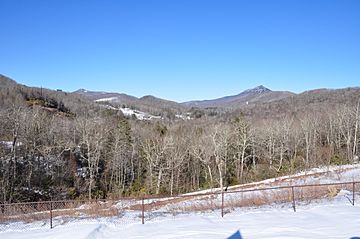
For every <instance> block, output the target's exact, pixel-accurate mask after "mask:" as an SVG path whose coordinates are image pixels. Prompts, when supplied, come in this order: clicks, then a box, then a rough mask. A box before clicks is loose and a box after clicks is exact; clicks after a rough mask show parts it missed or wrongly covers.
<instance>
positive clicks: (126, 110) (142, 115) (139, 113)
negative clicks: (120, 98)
mask: <svg viewBox="0 0 360 239" xmlns="http://www.w3.org/2000/svg"><path fill="white" fill-rule="evenodd" d="M120 110H121V112H122V113H123V114H124V115H125V116H128V117H133V116H135V117H136V118H137V119H138V120H152V119H161V118H162V117H161V116H155V115H151V114H148V113H145V112H142V111H139V110H133V109H130V108H120Z"/></svg>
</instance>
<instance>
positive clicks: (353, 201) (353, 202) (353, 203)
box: [352, 182, 355, 206]
mask: <svg viewBox="0 0 360 239" xmlns="http://www.w3.org/2000/svg"><path fill="white" fill-rule="evenodd" d="M352 205H353V206H355V182H353V200H352Z"/></svg>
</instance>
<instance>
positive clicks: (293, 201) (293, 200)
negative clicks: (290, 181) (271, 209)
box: [291, 186, 296, 212]
mask: <svg viewBox="0 0 360 239" xmlns="http://www.w3.org/2000/svg"><path fill="white" fill-rule="evenodd" d="M291 195H292V206H293V209H294V212H296V205H295V192H294V186H291Z"/></svg>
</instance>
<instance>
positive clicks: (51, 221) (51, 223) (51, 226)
mask: <svg viewBox="0 0 360 239" xmlns="http://www.w3.org/2000/svg"><path fill="white" fill-rule="evenodd" d="M52 209H53V205H52V202H50V229H52V228H53V220H52V219H53V215H52Z"/></svg>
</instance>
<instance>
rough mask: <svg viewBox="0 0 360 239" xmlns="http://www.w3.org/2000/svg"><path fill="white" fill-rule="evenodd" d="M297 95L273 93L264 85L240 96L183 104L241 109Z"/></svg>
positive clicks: (285, 92) (286, 92)
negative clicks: (249, 105) (251, 104)
mask: <svg viewBox="0 0 360 239" xmlns="http://www.w3.org/2000/svg"><path fill="white" fill-rule="evenodd" d="M293 95H295V94H294V93H292V92H288V91H272V90H270V89H268V88H266V87H265V86H263V85H260V86H257V87H255V88H253V89H248V90H245V91H243V92H241V93H240V94H237V95H232V96H226V97H221V98H218V99H213V100H201V101H188V102H184V103H182V104H183V105H186V106H190V107H199V108H206V107H226V108H229V107H231V108H239V107H240V106H244V105H248V104H250V103H258V102H271V101H275V100H280V99H283V98H287V97H289V96H293Z"/></svg>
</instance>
